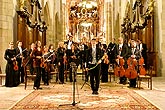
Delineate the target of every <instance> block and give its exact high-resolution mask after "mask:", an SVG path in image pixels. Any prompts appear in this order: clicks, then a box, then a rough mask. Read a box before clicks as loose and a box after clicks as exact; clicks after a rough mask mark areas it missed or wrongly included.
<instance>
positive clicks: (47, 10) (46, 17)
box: [43, 2, 53, 44]
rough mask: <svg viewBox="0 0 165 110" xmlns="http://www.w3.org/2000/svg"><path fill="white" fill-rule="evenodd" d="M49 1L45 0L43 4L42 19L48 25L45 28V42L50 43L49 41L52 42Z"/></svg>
mask: <svg viewBox="0 0 165 110" xmlns="http://www.w3.org/2000/svg"><path fill="white" fill-rule="evenodd" d="M49 7H50V6H49V3H48V2H46V4H45V6H44V9H43V11H44V20H45V21H46V25H47V26H48V29H47V32H46V33H47V34H46V44H50V43H53V41H52V35H53V33H52V30H53V29H52V27H53V26H52V20H51V16H50V14H51V13H50V8H49Z"/></svg>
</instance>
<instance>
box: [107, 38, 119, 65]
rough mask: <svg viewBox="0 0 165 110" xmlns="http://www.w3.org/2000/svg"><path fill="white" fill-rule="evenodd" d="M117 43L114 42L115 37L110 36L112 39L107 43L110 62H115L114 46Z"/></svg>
mask: <svg viewBox="0 0 165 110" xmlns="http://www.w3.org/2000/svg"><path fill="white" fill-rule="evenodd" d="M116 46H117V44H116V43H115V38H112V41H111V42H110V43H109V45H108V47H107V54H108V58H109V61H110V63H111V64H114V63H115V48H116Z"/></svg>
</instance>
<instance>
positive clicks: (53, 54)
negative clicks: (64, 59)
mask: <svg viewBox="0 0 165 110" xmlns="http://www.w3.org/2000/svg"><path fill="white" fill-rule="evenodd" d="M48 51H49V52H50V54H51V56H50V59H51V61H50V71H51V72H52V71H55V64H56V63H57V58H56V56H57V55H56V52H55V50H54V46H53V44H50V45H49V50H48Z"/></svg>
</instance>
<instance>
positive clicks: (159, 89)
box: [0, 77, 165, 110]
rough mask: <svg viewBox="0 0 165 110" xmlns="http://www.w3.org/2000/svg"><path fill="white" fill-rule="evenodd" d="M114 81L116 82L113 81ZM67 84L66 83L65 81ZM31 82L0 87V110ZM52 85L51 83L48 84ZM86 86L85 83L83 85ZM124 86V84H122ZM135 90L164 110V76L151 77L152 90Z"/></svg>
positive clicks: (26, 91)
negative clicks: (16, 85) (11, 86)
mask: <svg viewBox="0 0 165 110" xmlns="http://www.w3.org/2000/svg"><path fill="white" fill-rule="evenodd" d="M113 83H116V82H113ZM66 84H67V83H66ZM32 85H33V83H31V84H30V85H29V86H28V87H27V89H26V90H25V89H24V84H21V85H19V86H18V87H13V88H6V87H4V86H1V87H0V96H1V97H0V110H8V109H10V107H12V106H13V105H14V104H15V103H17V102H18V101H20V100H21V99H22V98H23V97H25V96H27V95H28V94H29V93H31V92H32V91H33V89H32ZM50 86H53V84H50ZM85 86H87V85H85ZM143 86H144V87H146V86H147V85H146V83H143ZM124 87H126V86H124ZM135 91H136V92H137V93H138V94H140V95H141V96H143V97H144V98H146V99H147V100H148V101H150V102H151V103H153V104H154V105H156V106H157V107H158V108H160V109H162V110H165V106H164V102H165V101H164V99H165V78H163V77H154V78H153V90H149V89H148V88H145V89H140V90H139V89H135Z"/></svg>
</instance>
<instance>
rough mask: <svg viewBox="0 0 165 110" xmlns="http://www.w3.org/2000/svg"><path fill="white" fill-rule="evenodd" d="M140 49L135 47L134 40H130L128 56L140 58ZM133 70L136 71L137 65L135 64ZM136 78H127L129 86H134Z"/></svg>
mask: <svg viewBox="0 0 165 110" xmlns="http://www.w3.org/2000/svg"><path fill="white" fill-rule="evenodd" d="M140 55H141V53H140V50H139V49H138V48H137V44H136V41H134V40H132V41H131V48H130V49H129V54H128V57H131V58H132V59H133V60H136V61H138V60H139V59H140V57H141V56H140ZM135 71H138V65H136V66H135ZM136 79H137V78H130V79H129V87H133V88H135V87H136Z"/></svg>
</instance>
